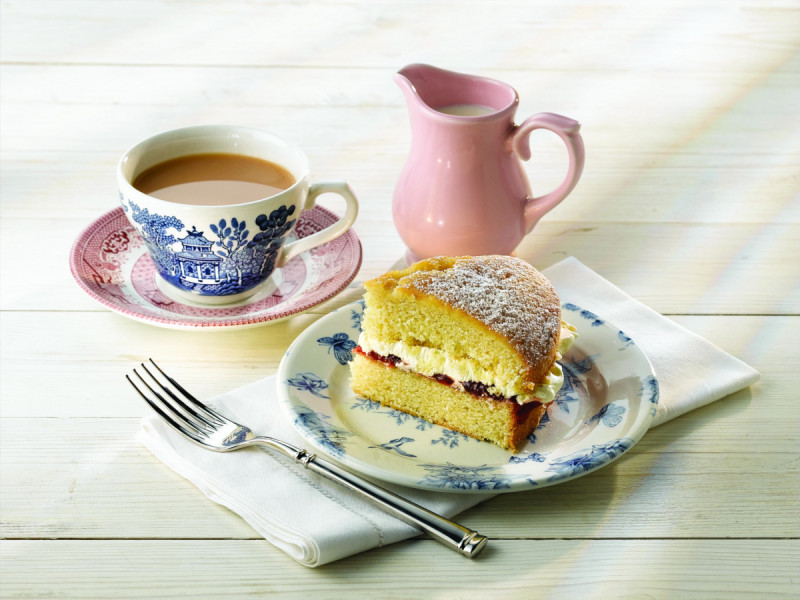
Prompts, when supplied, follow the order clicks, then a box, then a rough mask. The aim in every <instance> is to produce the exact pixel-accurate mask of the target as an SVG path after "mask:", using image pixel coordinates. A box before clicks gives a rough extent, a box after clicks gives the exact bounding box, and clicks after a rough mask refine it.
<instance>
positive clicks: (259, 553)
mask: <svg viewBox="0 0 800 600" xmlns="http://www.w3.org/2000/svg"><path fill="white" fill-rule="evenodd" d="M0 552H1V553H2V554H0V557H1V558H2V569H3V588H2V591H1V592H0V593H2V596H3V597H4V598H16V597H25V598H43V597H50V596H53V595H57V596H58V597H60V598H76V599H78V598H80V599H81V600H89V599H92V598H103V599H106V598H131V599H134V598H135V599H137V600H138V599H139V598H176V597H185V596H187V595H189V596H191V597H192V598H198V599H202V598H213V599H215V600H219V599H221V598H236V599H241V598H263V597H264V596H269V597H270V598H311V597H313V598H319V599H327V598H341V597H342V596H343V595H347V596H348V597H365V598H373V599H383V598H393V599H406V598H407V599H413V600H417V599H418V598H421V597H432V596H433V595H436V597H447V598H463V599H473V598H474V599H483V598H487V597H505V598H519V597H528V596H531V595H536V594H548V595H550V596H553V597H558V598H612V597H621V596H626V597H648V598H671V599H672V598H677V599H680V598H709V599H716V598H725V599H730V598H734V599H735V598H754V597H758V598H765V599H770V598H790V597H796V595H797V592H798V583H797V579H796V576H795V575H793V574H792V573H794V572H796V569H795V567H797V566H798V561H800V556H799V551H798V545H797V541H796V540H602V541H595V540H560V539H554V540H546V541H504V540H498V541H495V542H494V543H493V544H492V545H491V546H490V547H489V548H488V549H487V551H486V552H485V553H484V554H483V555H482V556H480V557H478V558H477V559H476V560H474V561H471V562H468V563H467V562H461V561H465V560H466V559H464V558H463V557H460V556H457V555H456V554H455V553H452V552H449V551H447V550H446V549H444V548H442V547H441V546H440V545H439V544H437V543H436V542H433V541H411V542H404V543H400V544H395V545H392V546H390V547H388V548H384V549H382V550H378V551H373V552H367V553H364V554H361V555H359V556H355V557H351V558H348V559H344V560H341V561H338V562H336V563H333V564H331V565H327V566H323V567H320V568H317V569H306V568H303V567H301V566H299V565H297V564H296V563H295V562H294V561H292V560H291V559H290V558H288V557H286V556H285V555H283V554H282V553H281V552H279V551H278V550H276V549H274V548H272V547H271V546H269V545H268V544H266V543H265V542H259V541H239V540H236V541H226V540H208V541H205V542H203V541H164V542H149V541H148V542H144V541H142V542H139V541H113V540H112V541H67V540H64V541H13V542H5V543H4V544H3V546H2V548H0ZM425 564H430V565H435V568H432V569H429V570H428V569H421V568H420V565H425ZM456 573H457V575H456ZM433 590H438V591H436V592H434V591H433Z"/></svg>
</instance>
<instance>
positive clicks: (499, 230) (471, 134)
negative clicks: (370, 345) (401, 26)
mask: <svg viewBox="0 0 800 600" xmlns="http://www.w3.org/2000/svg"><path fill="white" fill-rule="evenodd" d="M395 81H396V82H397V83H398V85H399V86H400V88H401V89H402V90H403V92H404V93H405V97H406V102H407V104H408V111H409V115H410V120H411V152H410V154H409V156H408V159H407V162H406V164H405V167H404V168H403V171H402V172H401V174H400V178H399V180H398V182H397V186H396V187H395V191H394V199H393V204H392V214H393V217H394V222H395V226H396V227H397V231H398V232H399V234H400V237H402V239H403V241H404V242H405V244H406V246H407V247H408V249H409V251H410V252H409V259H413V260H417V259H421V258H427V257H430V256H437V255H451V256H455V255H468V254H469V255H479V254H510V253H511V252H513V250H514V248H516V247H517V245H518V244H519V242H520V241H521V240H522V238H523V237H524V236H525V234H527V233H528V232H530V231H531V229H533V226H534V225H536V223H537V222H538V221H539V219H540V218H541V217H542V215H544V214H545V213H546V212H548V211H549V210H550V209H552V208H553V207H554V206H555V205H556V204H558V203H559V202H561V201H562V200H563V199H564V198H565V197H566V196H567V194H569V193H570V192H571V191H572V189H573V188H574V187H575V184H576V183H577V182H578V179H579V178H580V176H581V172H582V171H583V162H584V149H583V140H582V139H581V136H580V134H579V133H578V131H579V129H580V124H579V123H578V122H577V121H574V120H572V119H569V118H567V117H562V116H560V115H556V114H552V113H539V114H537V115H534V116H532V117H530V118H529V119H527V120H525V121H524V122H523V123H522V124H521V125H515V124H514V113H515V112H516V110H517V104H518V102H519V98H518V96H517V92H516V90H514V88H512V87H511V86H510V85H507V84H505V83H502V82H500V81H496V80H493V79H487V78H484V77H474V76H471V75H463V74H460V73H454V72H452V71H446V70H444V69H439V68H436V67H432V66H429V65H422V64H414V65H409V66H407V67H404V68H403V69H401V70H400V71H399V72H398V73H397V74H396V75H395ZM534 129H548V130H550V131H553V132H555V133H556V134H558V135H559V136H560V137H561V139H562V140H563V141H564V143H565V144H566V146H567V151H568V152H569V169H568V172H567V175H566V177H565V179H564V181H563V182H562V183H561V185H560V186H558V188H556V189H555V190H553V191H552V192H550V193H549V194H545V195H544V196H540V197H537V198H534V197H532V195H531V188H530V185H529V183H528V178H527V176H526V174H525V171H524V170H523V167H522V162H521V161H520V159H522V160H528V159H529V158H530V155H531V153H530V147H529V143H528V140H529V137H530V133H531V131H533V130H534Z"/></svg>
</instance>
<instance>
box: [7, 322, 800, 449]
mask: <svg viewBox="0 0 800 600" xmlns="http://www.w3.org/2000/svg"><path fill="white" fill-rule="evenodd" d="M0 316H2V317H3V322H2V329H3V336H2V338H0V349H2V360H3V376H2V377H0V391H1V392H2V397H3V416H4V417H66V418H69V417H137V416H140V415H142V414H144V408H145V407H144V406H142V404H141V401H140V400H139V399H138V398H137V397H136V396H135V394H133V393H132V391H130V390H128V389H127V384H126V383H125V380H124V379H123V377H124V375H125V373H126V372H128V371H129V370H130V369H131V368H133V367H134V366H136V364H137V363H138V362H140V361H142V360H145V359H147V358H148V357H150V356H152V357H153V358H155V359H157V360H160V361H162V362H163V363H164V364H165V366H169V369H170V371H172V372H173V373H174V375H175V377H176V378H178V379H179V380H184V381H194V382H197V383H196V384H195V387H194V388H193V391H194V393H195V394H196V395H198V396H200V397H206V398H207V397H211V396H213V395H216V394H220V393H223V392H225V391H227V390H231V389H235V388H237V387H240V386H243V385H245V384H246V383H249V382H252V381H255V380H257V379H261V378H263V377H267V376H269V375H272V374H273V373H275V372H276V371H277V367H278V364H279V363H280V359H281V357H282V356H283V353H284V352H285V350H286V348H288V347H289V344H290V343H291V342H292V341H293V340H294V339H295V338H296V337H297V335H298V334H299V333H300V332H301V331H303V330H304V329H305V328H306V327H307V326H308V325H309V324H311V323H312V322H314V321H315V320H316V319H317V318H319V316H320V315H319V314H313V313H312V314H304V315H299V316H296V317H293V318H291V319H288V320H286V321H282V322H279V323H276V324H274V325H269V326H266V327H259V328H254V329H244V330H237V331H227V332H226V331H221V332H204V331H201V332H191V331H190V332H176V331H172V330H167V329H161V328H156V327H152V326H150V325H145V324H142V323H138V322H134V321H131V320H129V319H125V318H123V317H120V316H119V315H115V314H111V313H110V312H97V313H69V312H65V313H49V312H42V313H36V312H27V313H26V312H20V313H13V318H11V317H10V313H4V314H3V315H0ZM677 320H678V322H682V323H685V324H686V325H687V326H689V327H690V328H691V327H694V328H697V329H698V331H699V332H700V333H701V334H702V335H704V336H705V337H707V338H709V339H711V340H712V341H714V342H715V343H717V344H719V345H720V346H721V347H722V348H723V349H725V350H728V351H729V352H731V353H733V354H734V355H735V356H738V357H739V358H741V359H742V360H744V361H745V362H748V363H749V364H751V365H753V366H754V367H755V368H756V369H758V370H759V371H760V372H761V373H762V381H761V382H759V383H758V384H756V386H757V387H756V388H755V389H756V390H757V391H756V392H754V393H755V394H757V395H758V397H759V398H762V397H763V398H764V399H763V400H761V401H760V402H763V403H767V404H768V405H769V406H773V405H774V406H776V407H779V408H780V410H786V409H788V410H791V411H794V410H796V409H797V408H798V407H800V405H798V403H797V402H796V401H795V400H796V393H795V392H796V387H795V386H794V383H793V381H792V377H791V375H792V373H794V374H796V372H797V363H796V355H794V354H792V353H791V352H787V351H786V349H787V348H791V347H792V344H793V343H794V340H797V339H798V337H800V318H797V317H760V316H757V317H724V316H704V317H697V318H685V317H681V318H678V319H677ZM209 372H211V373H213V377H208V376H207V375H208V373H209ZM728 404H729V406H730V408H728ZM728 404H726V406H725V407H720V408H716V409H714V414H715V415H725V416H726V418H728V419H731V420H732V421H734V422H735V421H737V420H741V421H742V422H747V423H748V424H749V426H752V427H759V426H760V424H763V423H770V425H769V426H768V427H772V426H773V424H774V425H778V426H779V427H793V426H796V422H794V423H792V422H791V420H788V421H787V420H786V419H784V416H785V415H784V416H781V415H778V414H775V413H772V412H765V411H761V410H760V408H761V407H760V405H753V404H751V403H750V396H749V395H748V392H742V395H741V396H739V397H738V400H736V401H735V402H733V403H728ZM717 411H721V412H719V413H718V412H717ZM792 414H795V413H792ZM780 423H783V425H780ZM704 435H712V436H714V434H713V432H707V433H706V434H704ZM712 439H713V438H712Z"/></svg>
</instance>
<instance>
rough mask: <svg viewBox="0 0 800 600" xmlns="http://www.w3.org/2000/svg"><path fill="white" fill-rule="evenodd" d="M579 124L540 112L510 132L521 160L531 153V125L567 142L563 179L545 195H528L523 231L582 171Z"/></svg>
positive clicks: (561, 197) (537, 218)
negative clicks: (566, 163)
mask: <svg viewBox="0 0 800 600" xmlns="http://www.w3.org/2000/svg"><path fill="white" fill-rule="evenodd" d="M580 128H581V124H580V123H579V122H578V121H575V120H574V119H570V118H568V117H563V116H561V115H557V114H554V113H539V114H536V115H533V116H532V117H529V118H528V119H526V120H525V121H524V122H523V123H522V124H521V125H520V126H519V127H517V128H516V129H515V130H514V131H513V133H512V134H511V136H510V140H511V148H512V149H513V151H514V152H515V153H516V154H517V156H519V157H520V158H521V159H522V160H528V159H529V158H530V157H531V147H530V135H531V132H532V131H533V130H534V129H547V130H549V131H552V132H553V133H556V134H557V135H558V136H559V137H560V138H561V139H562V141H563V142H564V144H565V145H566V146H567V152H568V153H569V167H568V169H567V175H566V177H565V178H564V181H562V182H561V185H559V186H558V187H557V188H556V189H554V190H553V191H552V192H550V193H549V194H545V195H544V196H538V197H536V198H529V199H528V202H527V204H526V205H525V232H526V233H528V232H530V230H531V229H533V226H534V225H536V223H537V222H538V221H539V219H541V218H542V216H543V215H544V214H545V213H547V212H548V211H550V210H551V209H552V208H554V207H555V206H556V205H557V204H558V203H559V202H561V201H562V200H563V199H564V198H566V197H567V195H568V194H569V193H570V192H571V191H572V190H573V188H574V187H575V185H576V184H577V183H578V180H579V179H580V177H581V173H583V164H584V159H585V152H584V147H583V138H581V134H580Z"/></svg>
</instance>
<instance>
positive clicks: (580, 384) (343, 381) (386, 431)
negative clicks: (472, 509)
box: [278, 302, 658, 493]
mask: <svg viewBox="0 0 800 600" xmlns="http://www.w3.org/2000/svg"><path fill="white" fill-rule="evenodd" d="M562 308H563V315H564V320H565V321H567V322H570V323H572V324H573V325H575V326H576V327H577V329H578V333H579V337H578V340H577V342H576V343H575V345H574V346H573V348H572V350H570V352H569V353H567V355H566V356H565V357H564V358H563V360H561V365H562V367H563V368H564V387H563V388H562V390H561V392H560V393H559V394H558V396H557V397H556V400H555V402H553V404H552V405H551V406H550V408H549V409H548V411H547V414H546V416H545V417H544V418H543V419H542V423H540V425H539V427H538V428H537V429H536V431H535V432H534V433H533V434H531V436H529V438H528V441H527V442H526V443H525V445H524V446H523V447H522V448H521V450H520V451H519V452H517V453H516V454H512V453H510V452H507V451H505V450H503V449H501V448H500V447H498V446H495V445H494V444H491V443H488V442H481V441H478V440H475V439H472V438H469V437H467V436H464V435H462V434H460V433H456V432H453V431H450V430H448V429H444V428H442V427H439V426H437V425H432V424H430V423H428V422H426V421H423V420H422V419H419V418H416V417H412V416H410V415H407V414H405V413H402V412H398V411H396V410H393V409H390V408H386V407H384V406H382V405H380V404H378V403H375V402H372V401H370V400H366V399H364V398H361V397H359V396H356V395H355V394H354V393H353V391H352V390H351V389H350V385H349V368H348V366H347V363H348V361H349V360H350V359H351V357H352V355H351V350H352V349H353V348H354V347H355V345H356V341H357V340H358V334H359V332H360V324H361V315H362V311H363V304H362V303H361V302H355V303H353V304H349V305H347V306H344V307H342V308H340V309H339V310H337V311H335V312H333V313H331V314H329V315H326V316H325V317H323V318H322V319H320V320H319V321H317V322H316V323H314V324H313V325H311V326H310V327H309V328H308V329H306V330H305V331H304V332H303V333H302V334H301V335H300V336H299V337H298V338H297V339H296V340H295V341H294V343H293V344H292V345H291V346H290V348H289V350H288V351H287V352H286V355H285V356H284V357H283V360H282V361H281V365H280V368H279V371H278V394H279V397H280V399H281V402H282V405H283V406H284V408H285V409H286V411H287V412H288V414H289V416H290V418H291V421H292V422H293V423H294V425H295V427H296V428H297V429H298V431H299V432H300V434H301V435H302V436H303V437H304V438H305V439H306V440H307V441H308V442H309V444H311V445H312V446H313V447H314V448H315V449H316V450H317V451H318V452H321V453H323V454H325V455H327V456H328V457H330V458H332V459H334V460H335V461H337V462H339V463H341V464H343V465H345V466H347V467H349V468H351V469H353V470H355V471H358V472H361V473H363V474H366V475H370V476H373V477H376V478H379V479H383V480H385V481H390V482H393V483H398V484H401V485H406V486H410V487H415V488H422V489H432V490H439V491H454V492H482V491H484V492H493V493H496V492H503V491H516V490H524V489H531V488H536V487H543V486H547V485H552V484H554V483H560V482H562V481H567V480H569V479H573V478H575V477H579V476H581V475H585V474H586V473H589V472H590V471H594V470H595V469H598V468H600V467H602V466H604V465H607V464H608V463H610V462H611V461H613V460H614V459H616V458H618V457H619V456H621V455H622V454H624V453H625V452H627V451H628V450H630V449H631V447H633V445H634V444H635V443H636V442H637V441H639V439H641V437H642V436H643V435H644V433H645V432H646V431H647V429H648V427H649V426H650V423H651V422H652V420H653V417H654V416H655V413H656V405H657V403H658V382H657V380H656V378H655V375H654V374H653V369H652V367H651V366H650V363H649V361H648V360H647V358H646V357H645V356H644V354H642V352H641V350H639V348H638V346H636V345H635V344H634V343H633V341H632V340H631V339H630V338H629V337H627V336H626V335H625V334H624V333H622V332H621V331H619V329H617V328H615V327H613V326H612V325H610V324H609V323H606V322H605V321H604V320H603V319H602V318H601V317H598V316H597V315H595V314H593V313H591V312H589V311H587V310H584V309H582V308H580V307H577V306H575V305H572V304H566V305H564V306H563V307H562Z"/></svg>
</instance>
